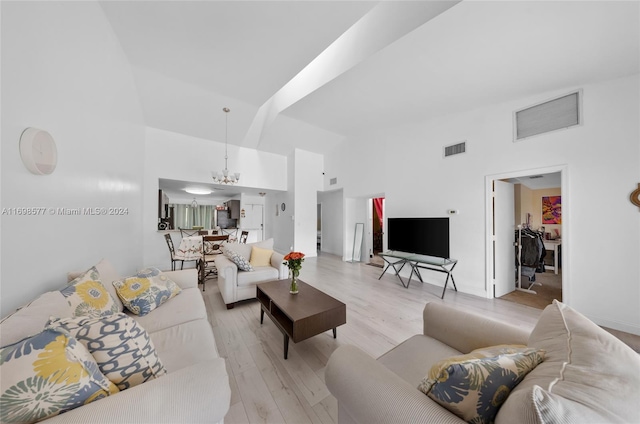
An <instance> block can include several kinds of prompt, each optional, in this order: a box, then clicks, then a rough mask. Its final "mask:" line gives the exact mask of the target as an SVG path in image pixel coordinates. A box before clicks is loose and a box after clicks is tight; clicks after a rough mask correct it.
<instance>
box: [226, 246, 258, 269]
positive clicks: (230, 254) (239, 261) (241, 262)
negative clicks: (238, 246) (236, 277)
mask: <svg viewBox="0 0 640 424" xmlns="http://www.w3.org/2000/svg"><path fill="white" fill-rule="evenodd" d="M224 255H225V256H226V257H227V258H229V259H230V260H231V261H232V262H233V263H234V264H236V265H237V266H238V268H240V269H241V270H243V271H253V267H252V266H251V264H250V263H249V261H248V260H246V259H245V257H244V256H242V255H240V254H239V253H236V252H234V251H233V250H230V249H225V251H224Z"/></svg>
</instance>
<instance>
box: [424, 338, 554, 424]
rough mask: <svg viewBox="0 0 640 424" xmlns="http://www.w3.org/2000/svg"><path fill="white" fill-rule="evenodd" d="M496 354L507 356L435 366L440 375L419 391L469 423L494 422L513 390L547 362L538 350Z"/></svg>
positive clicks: (523, 349)
mask: <svg viewBox="0 0 640 424" xmlns="http://www.w3.org/2000/svg"><path fill="white" fill-rule="evenodd" d="M495 350H497V351H499V352H500V351H502V352H507V353H500V354H498V355H497V356H493V357H479V358H464V356H467V355H463V358H462V359H460V357H456V358H459V359H458V360H455V358H452V359H454V360H451V359H449V360H445V361H441V363H437V364H435V365H434V366H433V367H432V369H433V368H435V369H436V370H439V372H437V371H435V372H437V374H431V372H430V375H436V377H435V379H431V378H429V376H428V377H426V378H425V379H424V380H423V381H422V382H421V383H420V385H419V386H418V390H420V391H422V392H423V393H426V394H427V396H429V397H430V398H431V399H433V400H434V401H436V402H437V403H438V404H440V405H442V406H443V407H444V408H446V409H448V410H449V411H451V412H452V413H454V414H456V415H457V416H458V417H460V418H462V419H463V420H465V421H467V422H473V423H476V424H480V423H491V422H493V420H494V418H495V416H496V414H497V413H498V409H499V408H500V406H501V405H502V404H503V403H504V401H505V400H506V399H507V397H508V396H509V393H511V390H512V389H513V388H514V387H515V386H516V385H517V384H518V383H520V381H522V379H523V378H524V377H525V376H526V375H527V374H528V373H529V371H531V370H532V369H534V368H535V367H536V366H537V365H538V364H539V363H541V362H542V361H543V360H544V351H542V350H539V349H535V348H519V349H518V348H514V347H498V348H497V349H495ZM514 350H518V351H515V352H514ZM492 351H494V349H491V348H490V349H487V352H485V353H484V354H491V352H492ZM474 352H475V353H476V354H477V355H479V356H482V355H483V353H478V352H476V351H474ZM474 352H472V353H471V354H470V355H471V356H473V354H474ZM442 362H445V365H444V367H443V366H442ZM447 363H448V364H447ZM435 372H434V373H435Z"/></svg>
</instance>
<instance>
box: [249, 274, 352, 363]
mask: <svg viewBox="0 0 640 424" xmlns="http://www.w3.org/2000/svg"><path fill="white" fill-rule="evenodd" d="M290 284H291V281H290V280H275V281H269V282H267V283H261V284H258V285H257V293H256V297H257V298H258V301H259V302H260V324H262V323H263V321H264V313H265V312H266V313H267V315H269V317H270V318H271V321H273V323H274V324H275V325H276V327H278V328H279V329H280V331H281V332H282V334H283V335H284V359H287V355H288V353H289V339H291V340H293V342H294V343H298V342H301V341H303V340H306V339H308V338H309V337H313V336H315V335H318V334H320V333H323V332H325V331H327V330H331V329H333V337H334V338H336V337H337V330H336V329H337V327H338V326H339V325H342V324H346V323H347V307H346V305H345V304H344V303H342V302H340V301H339V300H336V299H334V298H333V297H331V296H329V295H327V294H325V293H323V292H321V291H320V290H318V289H316V288H314V287H311V286H310V285H308V284H307V283H305V282H303V281H300V280H298V294H291V293H289V285H290Z"/></svg>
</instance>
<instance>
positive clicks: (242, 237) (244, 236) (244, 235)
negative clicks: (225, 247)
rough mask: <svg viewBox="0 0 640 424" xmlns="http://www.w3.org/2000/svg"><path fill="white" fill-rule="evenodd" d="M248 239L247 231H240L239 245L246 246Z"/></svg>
mask: <svg viewBox="0 0 640 424" xmlns="http://www.w3.org/2000/svg"><path fill="white" fill-rule="evenodd" d="M248 237H249V231H242V232H241V233H240V243H244V244H247V238H248Z"/></svg>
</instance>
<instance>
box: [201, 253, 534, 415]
mask: <svg viewBox="0 0 640 424" xmlns="http://www.w3.org/2000/svg"><path fill="white" fill-rule="evenodd" d="M381 271H382V269H380V268H376V267H373V266H369V265H365V264H361V263H349V262H342V260H341V259H340V258H339V257H337V256H333V255H328V254H321V255H320V256H319V257H317V258H307V259H306V260H305V262H304V264H303V267H302V272H301V274H300V278H301V279H302V280H303V281H305V282H306V283H308V284H310V285H312V286H314V287H316V288H318V289H320V290H322V291H324V292H325V293H327V294H329V295H331V296H333V297H335V298H337V299H339V300H341V301H342V302H344V303H345V304H346V305H347V324H345V325H343V326H341V327H338V338H337V339H334V338H333V335H332V333H331V331H327V332H325V333H323V334H320V335H318V336H315V337H312V338H311V339H308V340H305V341H303V342H301V343H293V342H292V343H290V346H289V358H288V359H287V360H285V359H284V358H283V347H282V334H281V333H280V331H279V330H278V329H277V328H276V327H275V325H274V324H273V323H272V322H271V321H270V320H269V318H265V320H264V324H262V325H260V306H259V304H258V302H257V301H256V300H250V301H245V302H241V303H238V304H236V306H235V308H234V309H231V310H227V309H226V307H225V305H224V303H223V301H222V297H221V296H220V292H219V290H218V287H217V282H216V281H215V280H209V281H207V286H206V291H205V292H204V293H203V295H204V299H205V303H206V306H207V313H208V315H209V320H210V323H211V326H212V327H213V331H214V335H215V339H216V343H217V346H218V350H219V352H220V355H221V356H222V357H224V358H225V359H226V360H227V369H228V373H229V377H230V378H229V380H230V384H231V391H232V395H231V408H230V410H229V413H228V414H227V416H226V417H225V422H226V423H228V424H233V423H292V424H293V423H295V424H298V423H334V422H337V402H336V399H335V398H334V397H333V396H331V394H330V393H329V391H328V389H327V387H326V386H325V384H324V368H325V365H326V364H327V360H328V358H329V356H330V355H331V353H332V352H333V351H334V350H335V349H336V348H337V347H338V346H340V345H343V344H351V345H355V346H358V347H359V348H361V349H363V350H364V351H365V352H367V353H368V354H370V355H371V356H373V357H378V356H380V355H382V354H383V353H385V352H386V351H388V350H390V349H391V348H393V347H394V346H396V345H398V344H399V343H400V342H402V341H404V340H406V339H407V338H409V337H411V336H412V335H414V334H417V333H421V332H422V309H423V308H424V305H425V304H426V303H427V302H444V303H446V304H450V305H453V306H455V307H458V308H461V309H465V310H475V311H477V312H480V313H481V314H483V315H486V316H490V317H493V318H496V319H499V320H505V321H509V322H510V323H512V324H514V325H518V326H522V327H525V328H533V325H534V323H535V322H536V320H537V318H538V316H539V315H540V313H541V312H542V311H541V310H539V309H535V308H531V307H528V306H524V305H518V304H515V303H513V302H508V301H504V300H500V299H494V300H486V299H482V298H479V297H475V296H471V295H466V294H463V293H456V292H454V291H453V290H447V294H446V296H445V298H444V300H441V299H440V293H441V291H442V287H441V286H436V285H432V284H421V283H419V282H414V281H412V283H411V285H410V287H409V289H405V288H404V287H402V286H401V285H400V283H399V281H398V280H397V278H396V277H395V276H394V275H392V274H388V273H387V274H386V275H385V276H383V277H382V278H381V279H380V280H378V276H379V275H380V273H381ZM441 277H444V274H442V275H441V274H439V273H428V274H427V273H423V278H425V280H426V281H433V282H440V283H442V282H443V278H441ZM426 371H427V370H425V372H426Z"/></svg>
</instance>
